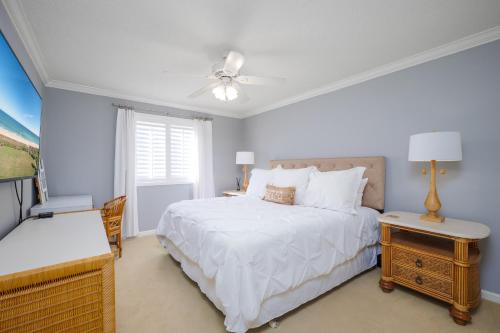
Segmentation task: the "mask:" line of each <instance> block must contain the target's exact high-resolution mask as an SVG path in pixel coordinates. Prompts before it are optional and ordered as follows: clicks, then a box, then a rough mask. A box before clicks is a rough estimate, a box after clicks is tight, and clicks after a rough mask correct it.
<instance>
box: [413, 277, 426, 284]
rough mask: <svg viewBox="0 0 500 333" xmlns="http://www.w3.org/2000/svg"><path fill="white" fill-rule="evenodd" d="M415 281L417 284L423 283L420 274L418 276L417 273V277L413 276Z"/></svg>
mask: <svg viewBox="0 0 500 333" xmlns="http://www.w3.org/2000/svg"><path fill="white" fill-rule="evenodd" d="M415 282H416V283H417V284H422V283H424V281H423V280H422V278H421V277H420V276H418V275H417V277H416V278H415Z"/></svg>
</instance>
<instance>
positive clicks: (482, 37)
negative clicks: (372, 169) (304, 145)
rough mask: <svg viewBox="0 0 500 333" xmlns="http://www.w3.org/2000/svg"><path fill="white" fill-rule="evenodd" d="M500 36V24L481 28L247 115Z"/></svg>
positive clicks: (474, 45)
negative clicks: (481, 29)
mask: <svg viewBox="0 0 500 333" xmlns="http://www.w3.org/2000/svg"><path fill="white" fill-rule="evenodd" d="M497 39H500V26H496V27H493V28H491V29H487V30H484V31H481V32H479V33H476V34H473V35H469V36H467V37H464V38H461V39H458V40H456V41H454V42H451V43H447V44H444V45H441V46H438V47H435V48H433V49H430V50H427V51H424V52H421V53H417V54H415V55H413V56H410V57H407V58H403V59H401V60H398V61H395V62H392V63H389V64H386V65H382V66H380V67H376V68H374V69H371V70H368V71H365V72H362V73H359V74H356V75H353V76H350V77H348V78H345V79H342V80H339V81H336V82H333V83H332V84H329V85H327V86H324V87H321V88H317V89H313V90H310V91H308V92H305V93H303V94H300V95H296V96H293V97H289V98H286V99H284V100H281V101H279V102H276V103H272V104H269V105H266V106H263V107H261V108H257V109H254V110H250V111H247V112H245V113H244V118H247V117H251V116H254V115H257V114H260V113H263V112H267V111H271V110H275V109H277V108H280V107H283V106H286V105H290V104H294V103H297V102H300V101H304V100H306V99H310V98H313V97H316V96H320V95H324V94H328V93H330V92H333V91H336V90H340V89H343V88H346V87H349V86H353V85H356V84H359V83H362V82H365V81H368V80H371V79H375V78H377V77H381V76H384V75H387V74H390V73H394V72H397V71H400V70H403V69H407V68H410V67H413V66H417V65H420V64H423V63H425V62H428V61H432V60H435V59H438V58H442V57H445V56H448V55H451V54H454V53H458V52H460V51H464V50H467V49H470V48H473V47H476V46H479V45H482V44H486V43H489V42H493V41H495V40H497Z"/></svg>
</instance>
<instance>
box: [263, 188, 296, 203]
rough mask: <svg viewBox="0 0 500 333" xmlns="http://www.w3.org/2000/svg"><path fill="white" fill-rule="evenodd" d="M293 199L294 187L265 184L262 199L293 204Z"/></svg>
mask: <svg viewBox="0 0 500 333" xmlns="http://www.w3.org/2000/svg"><path fill="white" fill-rule="evenodd" d="M294 199H295V187H278V186H273V185H267V186H266V194H265V195H264V200H266V201H270V202H275V203H279V204H283V205H293V203H294Z"/></svg>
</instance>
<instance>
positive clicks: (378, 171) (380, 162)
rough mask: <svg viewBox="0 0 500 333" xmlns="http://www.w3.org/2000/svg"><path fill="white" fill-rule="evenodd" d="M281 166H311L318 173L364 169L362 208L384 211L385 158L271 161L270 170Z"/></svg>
mask: <svg viewBox="0 0 500 333" xmlns="http://www.w3.org/2000/svg"><path fill="white" fill-rule="evenodd" d="M279 164H281V166H282V167H283V168H284V169H300V168H305V167H308V166H311V165H314V166H316V167H317V168H318V169H319V170H320V171H333V170H345V169H350V168H353V167H357V166H364V167H366V171H365V174H364V178H368V184H367V185H366V188H365V192H364V194H363V206H365V207H370V208H374V209H377V210H380V211H382V210H384V203H385V199H384V195H385V193H384V192H385V158H384V157H383V156H375V157H334V158H312V159H302V160H273V161H271V168H274V167H276V166H278V165H279Z"/></svg>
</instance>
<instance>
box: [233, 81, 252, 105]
mask: <svg viewBox="0 0 500 333" xmlns="http://www.w3.org/2000/svg"><path fill="white" fill-rule="evenodd" d="M232 84H233V86H234V87H235V88H236V90H238V99H239V100H240V103H241V104H244V103H246V102H248V101H249V100H250V97H248V95H247V94H246V92H245V91H244V90H243V88H242V87H241V86H240V85H239V84H238V83H236V82H233V83H232Z"/></svg>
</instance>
